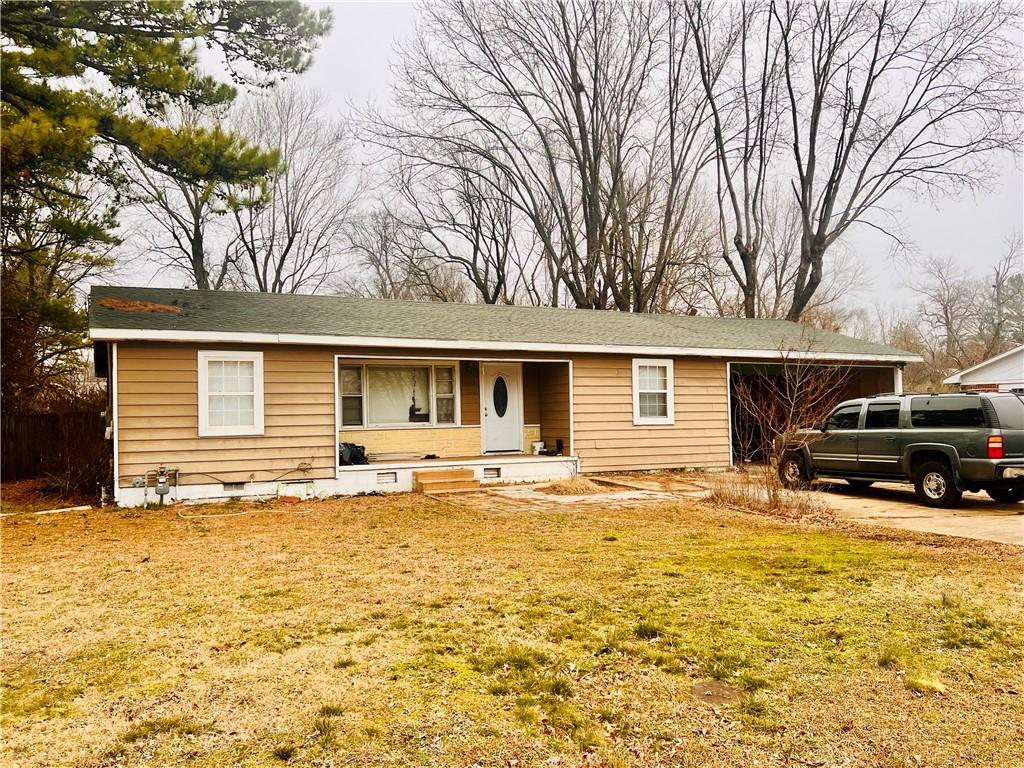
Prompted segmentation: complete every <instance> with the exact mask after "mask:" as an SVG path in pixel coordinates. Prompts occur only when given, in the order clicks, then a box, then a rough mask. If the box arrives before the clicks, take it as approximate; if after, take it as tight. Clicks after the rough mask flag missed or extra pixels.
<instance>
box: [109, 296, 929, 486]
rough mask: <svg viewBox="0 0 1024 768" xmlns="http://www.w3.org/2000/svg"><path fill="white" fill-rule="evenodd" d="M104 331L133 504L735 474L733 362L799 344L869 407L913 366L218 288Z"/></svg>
mask: <svg viewBox="0 0 1024 768" xmlns="http://www.w3.org/2000/svg"><path fill="white" fill-rule="evenodd" d="M90 319H91V333H92V336H93V339H94V342H95V344H96V345H97V360H98V361H100V363H99V367H100V368H101V372H105V374H106V375H107V376H108V378H109V382H110V387H109V390H110V395H111V410H110V414H111V427H112V430H111V432H112V436H113V442H114V465H115V475H116V482H115V495H116V498H117V500H118V502H119V503H121V504H125V505H133V504H143V503H146V502H148V501H152V500H153V499H155V493H156V489H157V486H158V485H160V484H161V483H164V482H166V485H168V486H169V489H168V493H169V495H170V497H171V498H172V499H201V498H226V497H234V496H245V495H268V494H288V495H310V494H318V495H324V494H334V493H358V492H367V491H381V490H383V491H400V490H410V489H411V488H412V483H413V475H414V473H416V472H423V471H429V470H436V469H446V468H447V469H450V468H452V467H459V468H463V469H464V470H465V469H468V470H471V471H472V473H473V475H474V476H475V477H477V478H479V479H480V480H482V481H485V482H514V481H523V480H546V479H554V478H559V477H567V476H570V475H572V474H574V473H577V472H584V473H588V472H609V471H623V470H647V469H662V468H676V467H679V468H718V467H727V466H729V464H730V463H731V461H732V454H731V447H730V446H731V428H730V425H731V418H730V396H729V390H730V368H731V366H732V365H734V364H737V363H742V364H749V363H750V362H751V361H754V362H764V361H768V362H770V361H771V360H773V359H775V358H776V357H777V356H778V352H777V350H779V349H781V348H782V346H781V345H783V344H785V343H786V341H787V339H788V340H789V342H790V343H791V345H792V346H791V347H790V350H792V349H797V350H801V351H800V354H803V355H806V356H814V357H815V358H820V359H821V360H822V364H838V363H840V362H841V363H842V364H844V365H854V366H857V367H858V371H857V378H856V380H855V383H854V385H853V386H854V387H856V388H860V389H861V390H864V391H863V392H859V394H866V393H869V392H874V391H878V390H879V389H885V388H892V387H896V386H898V381H899V375H898V370H899V367H900V366H901V365H902V364H903V362H905V361H907V360H912V359H914V358H913V356H912V355H908V354H907V353H902V352H899V351H898V350H891V349H889V348H886V347H880V346H878V345H871V344H866V343H864V342H858V341H856V340H853V339H847V338H846V337H842V336H837V335H836V334H823V333H821V332H818V337H817V338H816V340H815V342H814V344H818V345H821V349H820V350H819V349H816V348H814V347H813V346H812V345H811V344H810V343H808V342H807V341H806V339H805V338H804V336H803V335H802V334H803V333H805V329H804V330H801V329H800V328H799V327H798V326H794V325H793V324H779V323H777V322H769V321H739V320H714V319H711V318H669V317H664V316H636V315H623V314H620V313H614V312H594V311H585V310H558V309H534V308H520V307H486V306H481V305H441V304H419V303H414V302H387V301H372V300H355V299H339V298H333V297H303V296H268V295H265V294H243V293H229V292H210V291H179V290H166V289H141V288H110V287H98V288H96V289H94V291H93V294H92V297H91V305H90ZM695 321H699V322H695ZM730 342H731V343H732V344H733V346H728V344H729V343H730ZM798 343H799V344H805V345H806V349H803V348H801V347H797V346H796V345H797V344H798ZM773 350H774V351H773ZM353 445H354V446H359V450H358V451H357V452H356V456H357V462H356V463H349V458H351V456H352V454H351V453H347V452H346V451H347V450H348V448H349V447H350V446H353ZM360 454H365V460H363V459H361V458H360ZM346 457H349V458H346Z"/></svg>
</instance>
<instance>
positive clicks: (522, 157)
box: [372, 0, 709, 310]
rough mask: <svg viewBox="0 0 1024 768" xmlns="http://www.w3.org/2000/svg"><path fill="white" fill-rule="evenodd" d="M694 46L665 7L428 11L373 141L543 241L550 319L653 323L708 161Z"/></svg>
mask: <svg viewBox="0 0 1024 768" xmlns="http://www.w3.org/2000/svg"><path fill="white" fill-rule="evenodd" d="M688 39H689V34H688V30H687V28H686V26H685V25H681V24H679V23H678V19H677V11H676V10H675V9H674V7H673V6H668V5H658V4H645V3H628V4H616V3H589V2H583V1H582V0H575V1H574V2H559V3H554V4H552V3H547V2H536V1H534V2H526V3H521V2H513V0H498V1H497V2H493V3H467V2H461V1H460V0H450V1H449V2H445V3H436V4H430V5H428V6H426V8H425V9H424V13H423V19H422V23H421V27H420V30H419V35H418V36H417V37H416V39H415V40H414V42H413V43H412V44H411V45H410V46H409V47H407V48H406V49H405V50H404V59H403V64H402V68H401V71H400V82H399V86H398V92H397V99H396V101H397V104H398V105H399V107H400V110H401V112H402V114H401V116H400V117H399V118H397V119H386V118H383V117H380V116H376V117H374V118H373V121H372V122H373V127H374V137H375V140H376V141H378V142H379V143H381V144H383V145H384V146H386V147H388V148H390V149H391V150H393V151H394V152H396V153H398V154H400V155H401V156H402V158H403V159H404V160H405V161H406V162H410V163H414V164H420V163H433V162H440V163H442V164H443V163H445V162H447V160H448V159H450V158H458V159H459V162H460V166H461V167H463V168H465V169H467V170H469V172H471V173H477V174H479V176H478V178H479V183H480V184H481V187H482V186H483V185H487V186H490V187H491V192H490V194H489V195H487V196H485V199H489V198H491V197H493V198H495V199H500V198H503V199H504V200H505V201H506V203H507V204H508V205H510V206H512V207H513V208H514V209H515V210H516V211H518V212H519V214H520V215H521V216H522V217H523V218H524V219H525V221H526V222H528V224H529V226H530V228H531V229H532V234H533V236H534V237H535V238H536V240H537V251H538V255H537V257H536V259H535V260H531V261H530V262H529V263H530V265H531V267H536V266H537V265H538V263H539V269H540V270H542V272H543V273H545V274H547V275H549V276H550V279H549V281H548V283H549V285H550V286H551V289H552V295H551V297H550V303H559V302H560V298H559V293H560V292H561V291H564V292H565V294H566V296H567V298H568V301H569V302H570V303H572V304H574V305H576V306H579V307H593V308H607V307H616V308H618V309H622V310H645V309H649V308H650V306H652V304H653V303H654V301H655V296H656V295H657V293H658V283H659V281H660V280H661V279H663V277H664V274H665V272H666V270H667V266H666V265H667V264H668V262H669V261H670V259H671V258H672V257H673V255H674V248H675V245H676V243H675V241H674V235H675V233H676V231H677V230H678V228H679V227H680V226H681V225H682V224H681V223H682V222H684V221H685V220H686V216H685V207H686V206H687V205H689V204H690V200H691V195H690V193H691V192H692V190H693V188H694V184H695V181H696V175H697V169H699V168H700V166H701V163H702V162H707V160H708V157H709V154H708V152H707V148H708V140H707V136H706V131H705V128H706V109H705V107H704V102H703V99H697V98H695V97H696V96H697V95H699V88H697V87H695V86H697V85H698V83H697V81H696V80H695V79H694V78H693V77H692V74H691V73H692V71H693V68H692V67H690V66H687V64H688V61H689V57H691V56H692V47H691V46H689V45H688V44H687V41H688ZM438 158H441V160H438ZM467 158H472V162H464V161H465V160H466V159H467ZM638 211H639V212H640V213H639V215H637V212H638Z"/></svg>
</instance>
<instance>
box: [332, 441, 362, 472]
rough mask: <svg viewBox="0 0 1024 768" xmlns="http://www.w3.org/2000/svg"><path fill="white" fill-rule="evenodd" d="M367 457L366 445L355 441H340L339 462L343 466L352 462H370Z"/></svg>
mask: <svg viewBox="0 0 1024 768" xmlns="http://www.w3.org/2000/svg"><path fill="white" fill-rule="evenodd" d="M369 463H370V462H369V460H368V459H367V458H366V447H365V446H362V445H356V444H355V443H338V464H340V465H341V466H343V467H346V466H349V465H351V464H369Z"/></svg>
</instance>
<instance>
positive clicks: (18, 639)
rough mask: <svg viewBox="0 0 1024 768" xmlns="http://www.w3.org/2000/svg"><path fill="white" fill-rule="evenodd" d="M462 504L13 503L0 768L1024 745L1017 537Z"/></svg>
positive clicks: (779, 757) (984, 761)
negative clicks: (703, 695) (142, 506)
mask: <svg viewBox="0 0 1024 768" xmlns="http://www.w3.org/2000/svg"><path fill="white" fill-rule="evenodd" d="M467 503H469V502H465V501H462V502H460V501H453V502H435V501H433V500H430V499H427V498H423V497H422V496H413V495H406V496H397V497H390V498H363V499H348V500H332V501H325V502H313V503H304V504H302V505H281V506H274V505H264V506H254V507H252V508H251V514H248V515H243V516H238V517H228V518H223V519H202V520H183V519H181V518H179V517H178V516H177V515H176V514H175V512H174V511H173V510H160V511H148V512H136V511H131V512H97V513H89V514H87V515H53V516H42V517H37V516H31V515H25V516H18V517H14V518H7V519H5V520H4V521H3V523H2V530H3V546H4V553H3V554H4V557H3V596H4V600H3V620H4V621H3V626H4V635H5V637H4V639H5V642H4V645H3V651H2V661H3V671H4V689H5V690H4V697H3V715H2V718H3V719H2V726H3V734H4V738H3V746H2V752H0V763H3V764H4V765H12V766H14V765H16V766H24V767H26V768H27V767H29V766H81V767H83V768H84V767H88V766H106V765H123V766H152V765H161V766H185V765H189V766H228V765H231V766H235V765H239V766H280V765H283V764H285V763H287V764H288V765H302V766H314V765H315V766H332V765H338V766H340V765H394V766H404V765H409V764H417V763H420V764H429V765H436V766H465V765H473V764H481V765H503V766H504V765H512V764H515V765H519V766H540V765H545V766H546V765H552V764H556V763H557V764H558V765H563V766H584V765H586V766H596V765H609V766H623V765H638V766H653V765H672V766H680V765H693V766H696V765H700V766H749V765H762V766H780V767H781V766H791V765H849V766H889V767H890V768H891V767H893V766H915V767H916V766H919V765H936V766H939V765H943V766H946V765H958V766H960V765H977V766H997V765H1000V766H1001V765H1015V764H1020V763H1021V761H1024V743H1022V741H1021V738H1020V733H1019V729H1018V728H1016V726H1015V725H1014V724H1015V723H1019V722H1021V721H1022V719H1024V696H1022V695H1020V693H1021V692H1024V683H1022V681H1021V671H1020V670H1021V669H1022V667H1024V664H1022V650H1024V640H1022V631H1024V630H1022V626H1024V624H1022V622H1024V616H1022V611H1024V609H1022V606H1021V603H1020V594H1021V590H1022V588H1024V584H1022V574H1024V555H1022V554H1021V553H1019V552H1018V551H1016V550H1014V549H1013V548H1010V547H1004V548H1000V547H996V546H990V547H988V548H984V549H982V548H978V547H973V546H971V545H968V544H963V543H960V542H956V541H954V540H950V541H954V543H952V544H950V545H949V546H946V547H941V548H938V547H934V546H931V544H930V543H929V540H927V539H923V540H922V542H924V543H918V542H915V541H913V540H910V539H909V538H908V537H907V536H906V535H905V534H903V539H904V540H902V541H900V542H896V543H894V542H890V541H886V540H884V538H883V537H881V536H880V535H879V532H878V531H873V532H872V537H871V538H867V537H857V536H855V535H852V534H850V533H844V532H838V531H822V530H816V529H812V528H809V527H807V526H804V525H800V524H793V523H787V524H786V525H785V526H781V525H780V524H779V523H777V522H775V521H773V520H770V519H767V518H762V517H756V516H751V515H742V514H738V513H734V512H731V511H729V510H725V509H721V508H712V507H702V506H693V507H690V506H678V505H661V506H655V505H652V506H648V507H638V508H631V509H613V508H603V507H597V508H596V509H595V508H591V509H586V510H582V509H581V510H575V509H573V508H571V507H570V508H567V510H566V511H565V512H545V513H536V512H505V513H501V514H498V513H494V512H490V511H488V508H487V507H471V506H465V504H467ZM479 503H480V504H486V503H488V502H487V501H481V502H479ZM286 507H287V508H286ZM239 509H241V507H236V508H235V509H234V511H238V510H239ZM190 511H196V512H197V511H203V510H190ZM206 511H216V509H215V508H211V509H209V510H206ZM612 533H614V535H612ZM709 680H711V681H721V682H723V683H726V684H727V685H728V687H727V688H726V690H729V691H732V690H736V691H740V692H741V693H740V694H739V696H738V697H734V698H736V700H735V701H731V702H727V703H720V704H715V705H714V706H712V704H710V703H708V702H705V701H702V700H698V698H697V696H696V695H695V693H694V683H695V682H696V681H709ZM699 688H700V686H698V689H699ZM939 691H944V692H943V693H939Z"/></svg>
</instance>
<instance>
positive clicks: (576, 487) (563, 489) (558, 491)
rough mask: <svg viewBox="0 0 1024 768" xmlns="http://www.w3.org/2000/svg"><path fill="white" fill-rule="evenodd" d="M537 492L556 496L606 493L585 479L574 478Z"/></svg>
mask: <svg viewBox="0 0 1024 768" xmlns="http://www.w3.org/2000/svg"><path fill="white" fill-rule="evenodd" d="M537 490H540V491H543V492H544V493H550V494H552V495H555V496H589V495H591V494H594V493H604V492H605V489H604V488H602V487H601V486H600V485H598V484H597V483H595V482H594V481H593V480H588V479H587V478H585V477H572V478H569V479H568V480H559V481H558V482H557V483H551V485H545V486H543V487H541V488H538V489H537Z"/></svg>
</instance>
